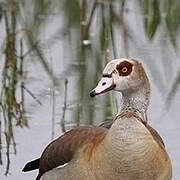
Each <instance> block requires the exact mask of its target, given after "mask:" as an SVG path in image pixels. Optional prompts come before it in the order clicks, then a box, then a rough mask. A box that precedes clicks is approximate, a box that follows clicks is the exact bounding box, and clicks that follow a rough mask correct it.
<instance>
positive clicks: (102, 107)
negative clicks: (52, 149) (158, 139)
mask: <svg viewBox="0 0 180 180" xmlns="http://www.w3.org/2000/svg"><path fill="white" fill-rule="evenodd" d="M138 2H139V1H133V2H132V1H130V0H129V1H126V5H125V7H126V11H125V12H126V13H125V14H124V18H125V22H126V26H121V27H119V26H118V24H115V25H114V27H115V28H114V36H115V40H114V42H115V44H116V46H115V47H114V49H116V53H115V54H113V53H112V52H113V48H112V46H111V44H112V42H110V41H106V40H104V41H105V42H104V44H103V45H104V46H103V48H102V47H101V46H102V45H101V43H100V40H99V37H100V36H101V34H102V33H100V32H101V31H100V30H101V21H100V19H101V17H102V14H101V13H102V11H101V9H100V7H101V6H98V7H97V9H96V11H95V13H96V14H95V15H96V16H94V18H95V19H94V21H93V22H92V26H91V33H90V36H89V40H90V41H85V42H88V44H85V46H83V47H82V46H81V40H80V34H81V33H80V32H81V30H82V29H81V28H82V27H80V25H78V24H76V23H74V22H76V21H77V19H76V18H75V17H74V19H73V17H71V18H69V20H71V21H70V22H71V24H70V25H69V26H66V25H67V24H68V21H67V19H68V18H66V17H65V15H67V14H66V13H64V11H63V8H62V7H63V3H64V1H62V2H61V3H59V4H60V5H59V6H57V5H56V4H57V2H56V1H54V4H53V3H52V4H51V5H52V7H53V8H54V9H53V8H52V9H53V11H52V10H51V11H50V15H48V18H47V17H46V14H45V15H44V14H43V15H42V16H40V17H41V18H42V20H43V18H46V21H45V22H44V23H43V24H42V25H41V26H40V30H39V34H38V39H39V40H40V47H41V49H42V51H43V53H44V56H45V57H46V60H47V62H48V63H49V66H50V69H52V70H53V74H54V76H55V77H56V80H57V81H56V83H57V84H55V87H54V88H53V83H52V81H51V79H50V78H49V76H48V75H47V73H46V71H45V69H44V67H43V66H42V64H41V63H40V61H38V58H37V56H34V54H33V53H32V54H30V55H29V56H28V57H27V59H26V61H25V65H24V67H25V72H26V74H27V78H26V84H25V85H26V87H27V88H28V89H29V90H30V91H31V92H32V93H33V94H34V95H35V97H37V99H38V100H39V101H40V102H41V104H42V105H40V104H39V103H38V102H37V101H36V100H34V99H33V98H32V97H31V96H30V95H29V94H28V93H27V92H26V93H25V100H26V101H25V102H26V104H25V105H26V109H27V115H28V122H29V128H23V129H22V128H20V127H16V128H15V132H14V133H15V139H16V143H17V155H16V156H15V155H14V154H11V166H10V175H8V176H7V177H5V176H4V175H3V174H4V172H5V166H6V158H5V150H6V148H5V147H3V162H4V164H3V166H0V179H2V180H5V179H8V180H14V179H19V180H21V179H22V180H23V179H26V180H30V179H34V178H35V176H36V174H37V172H36V171H33V172H29V173H22V172H21V170H22V168H23V166H24V164H25V163H26V162H28V161H30V160H33V159H35V158H38V157H39V156H40V154H41V153H42V151H43V149H44V148H45V146H46V145H47V144H48V143H49V142H50V141H51V139H52V136H53V139H54V138H55V137H58V136H59V135H60V134H61V133H62V131H63V127H64V126H63V125H62V120H64V121H65V129H70V128H71V127H72V126H76V125H79V124H99V123H100V122H103V121H104V120H106V119H109V118H112V116H114V115H115V114H116V113H117V110H118V109H117V107H116V103H114V106H111V100H112V94H113V95H114V96H113V100H114V101H115V102H116V98H117V99H118V104H120V101H121V95H119V94H117V93H114V92H113V93H106V94H104V95H102V96H97V97H95V98H94V99H92V98H90V97H89V92H90V90H91V89H93V88H94V87H95V86H96V84H97V82H98V80H99V79H100V77H101V72H102V69H103V67H104V65H105V64H106V62H107V61H108V60H109V59H111V58H113V57H125V56H126V55H128V56H130V57H134V58H137V59H139V60H140V61H141V62H142V63H143V65H144V67H145V69H146V71H147V74H148V77H149V79H150V82H151V89H152V96H151V103H150V107H149V110H148V116H149V123H150V124H151V125H152V126H153V127H154V128H155V129H156V130H158V132H159V133H160V135H161V136H162V138H163V140H164V142H165V145H166V149H167V152H168V153H169V155H170V158H171V160H172V165H173V179H174V180H178V179H180V172H179V169H180V164H179V163H178V162H180V151H179V143H178V140H179V138H180V131H179V127H180V121H179V105H180V92H179V88H177V90H176V91H175V92H173V93H171V98H172V101H167V97H168V95H169V93H170V92H172V91H171V90H172V87H173V85H174V83H175V81H176V79H177V77H178V73H179V69H180V62H179V58H180V55H179V53H178V50H175V48H174V47H173V44H172V41H171V39H170V38H169V36H168V32H167V29H166V28H165V22H164V19H162V21H161V23H160V24H159V26H158V29H157V31H156V34H155V35H154V37H153V39H152V40H151V41H149V40H148V38H147V35H146V33H145V29H144V24H143V17H144V16H145V15H143V14H142V13H141V10H140V6H139V3H138ZM27 3H28V1H27V2H26V3H25V5H24V11H25V12H27V14H25V15H24V16H25V17H26V18H27V19H28V18H29V19H31V17H30V15H29V17H28V13H29V14H31V12H32V11H31V10H32V9H31V8H29V9H28V4H27ZM71 3H72V2H71ZM88 3H89V4H88V7H92V2H90V1H89V2H88ZM115 4H116V5H117V6H116V7H115V10H114V11H115V12H116V13H117V14H118V15H119V12H120V11H119V9H120V8H121V5H120V4H119V3H118V1H115ZM53 5H54V6H53ZM161 6H162V5H161ZM29 7H30V6H29ZM66 8H68V7H66ZM69 8H70V6H69ZM108 9H109V6H108V1H107V2H106V3H105V6H104V11H106V12H109V11H108ZM65 10H66V11H67V12H68V13H70V12H69V11H68V10H67V9H65ZM75 14H76V13H75ZM105 15H106V16H105V17H106V18H105V23H106V26H105V27H108V18H109V17H110V16H109V14H108V13H106V14H105ZM31 16H32V15H31ZM44 16H45V17H44ZM76 16H78V13H77V14H76ZM81 18H82V17H81ZM29 21H30V20H29ZM29 21H28V22H29ZM73 23H74V24H73ZM67 27H68V28H67ZM105 27H104V29H105V30H107V29H106V28H105ZM4 28H5V27H4V22H3V21H1V29H4ZM19 28H20V27H19ZM123 28H125V30H123ZM107 31H108V30H107ZM123 31H125V32H126V33H125V34H124V33H123ZM126 36H127V37H126ZM4 37H5V31H1V33H0V43H1V44H3V43H4ZM125 38H127V39H128V40H126V39H125ZM104 39H106V38H104ZM179 40H180V39H179V31H178V33H177V36H176V41H177V42H176V43H177V49H178V48H179ZM89 43H91V46H90V45H89ZM107 46H109V47H110V48H109V49H107ZM26 48H27V47H26ZM2 49H3V48H2ZM102 49H103V50H102ZM2 54H3V51H1V58H2V59H3V58H4V56H2ZM66 80H67V91H66V90H65V81H66ZM66 93H67V98H65V94H66ZM53 94H54V98H53ZM64 103H65V104H66V108H65V110H64ZM53 106H54V109H53ZM118 108H119V107H118ZM63 117H64V118H63Z"/></svg>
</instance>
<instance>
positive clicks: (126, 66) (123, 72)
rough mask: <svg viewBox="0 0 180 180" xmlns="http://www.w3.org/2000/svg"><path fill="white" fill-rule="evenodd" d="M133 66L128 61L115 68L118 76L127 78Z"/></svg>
mask: <svg viewBox="0 0 180 180" xmlns="http://www.w3.org/2000/svg"><path fill="white" fill-rule="evenodd" d="M132 67H133V65H132V64H131V63H130V62H128V61H123V62H121V63H120V64H118V65H117V66H116V69H117V71H118V72H119V76H128V75H129V74H131V72H132Z"/></svg>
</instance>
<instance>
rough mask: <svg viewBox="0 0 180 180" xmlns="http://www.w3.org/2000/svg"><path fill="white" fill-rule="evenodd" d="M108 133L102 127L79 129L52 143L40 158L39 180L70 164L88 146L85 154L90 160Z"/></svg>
mask: <svg viewBox="0 0 180 180" xmlns="http://www.w3.org/2000/svg"><path fill="white" fill-rule="evenodd" d="M106 133H107V129H105V128H102V127H93V126H92V127H91V126H87V127H77V128H74V129H72V130H70V131H68V132H66V133H64V134H63V135H62V136H60V137H59V138H57V139H56V140H54V141H53V142H51V143H50V144H49V145H48V146H47V147H46V149H45V150H44V152H43V153H42V156H41V158H40V166H39V175H38V177H37V178H36V179H37V180H38V179H40V177H41V176H42V175H43V174H44V173H45V172H46V171H49V170H51V169H53V168H56V167H58V166H60V165H63V164H65V163H68V162H69V161H70V160H71V159H72V158H73V155H74V153H75V152H76V151H77V150H78V148H80V147H82V146H83V145H86V146H85V147H88V148H85V149H88V151H86V150H85V153H86V154H87V156H88V159H89V158H90V156H91V154H92V151H93V150H94V149H95V148H96V147H97V146H98V145H99V143H100V142H101V141H102V140H103V138H104V137H105V135H106Z"/></svg>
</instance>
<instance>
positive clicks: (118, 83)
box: [90, 59, 149, 97]
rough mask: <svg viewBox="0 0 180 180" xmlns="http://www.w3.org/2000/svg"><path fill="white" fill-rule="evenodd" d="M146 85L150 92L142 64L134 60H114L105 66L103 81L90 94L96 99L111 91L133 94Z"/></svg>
mask: <svg viewBox="0 0 180 180" xmlns="http://www.w3.org/2000/svg"><path fill="white" fill-rule="evenodd" d="M145 85H146V86H147V87H146V88H147V89H148V90H149V81H148V78H147V76H146V73H145V71H144V68H143V67H142V64H141V63H139V62H138V61H137V60H134V59H114V60H111V61H110V62H109V63H108V64H107V65H106V66H105V68H104V71H103V75H102V79H101V80H100V81H99V83H98V85H97V87H96V88H95V89H93V90H92V91H91V92H90V96H91V97H94V96H96V95H99V94H102V93H105V92H107V91H110V90H115V91H119V92H121V93H123V94H126V93H133V92H135V91H138V90H139V89H140V88H142V86H145Z"/></svg>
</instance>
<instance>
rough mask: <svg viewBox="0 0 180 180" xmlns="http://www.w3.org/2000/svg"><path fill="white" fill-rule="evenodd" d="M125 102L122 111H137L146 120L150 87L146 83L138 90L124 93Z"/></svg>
mask: <svg viewBox="0 0 180 180" xmlns="http://www.w3.org/2000/svg"><path fill="white" fill-rule="evenodd" d="M122 99H123V104H122V108H121V111H120V113H121V112H122V111H133V112H136V113H137V114H138V115H139V116H140V117H141V118H143V119H144V120H146V112H147V108H148V105H149V100H150V87H149V86H148V85H146V84H144V85H143V86H141V88H139V89H138V90H134V91H131V92H123V93H122Z"/></svg>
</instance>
